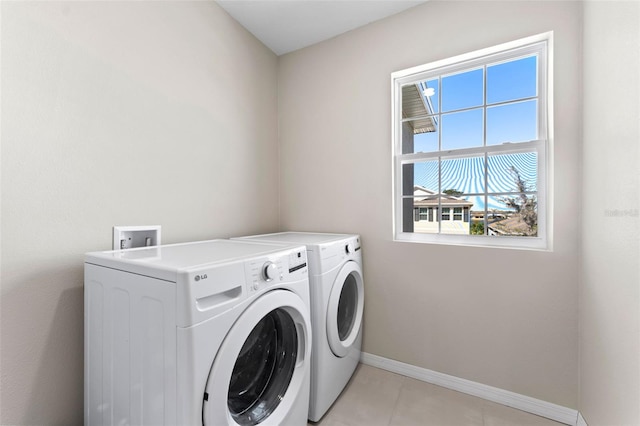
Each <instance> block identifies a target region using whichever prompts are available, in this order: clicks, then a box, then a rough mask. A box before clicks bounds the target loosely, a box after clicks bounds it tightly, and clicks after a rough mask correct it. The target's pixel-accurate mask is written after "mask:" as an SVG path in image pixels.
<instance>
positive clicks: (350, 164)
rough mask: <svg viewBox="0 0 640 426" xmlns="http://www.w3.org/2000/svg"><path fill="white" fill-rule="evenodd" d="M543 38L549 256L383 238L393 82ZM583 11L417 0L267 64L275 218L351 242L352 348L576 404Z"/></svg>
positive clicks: (573, 6) (387, 221) (571, 5)
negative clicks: (271, 82)
mask: <svg viewBox="0 0 640 426" xmlns="http://www.w3.org/2000/svg"><path fill="white" fill-rule="evenodd" d="M546 31H554V50H555V55H554V60H555V68H554V73H553V79H554V85H555V95H554V102H555V105H554V108H555V116H554V117H555V141H554V144H555V148H554V158H555V165H554V169H553V175H554V182H553V191H552V193H553V199H552V200H551V201H552V204H553V205H554V211H553V223H554V236H553V240H554V248H553V251H548V252H543V251H528V250H508V249H497V248H479V247H459V246H446V245H431V244H415V243H402V242H394V241H393V235H392V198H391V197H392V194H391V192H392V182H391V73H392V72H394V71H398V70H401V69H405V68H409V67H412V66H416V65H420V64H424V63H428V62H430V61H435V60H439V59H444V58H448V57H451V56H455V55H458V54H462V53H466V52H470V51H474V50H477V49H481V48H485V47H490V46H493V45H497V44H500V43H504V42H508V41H511V40H516V39H519V38H523V37H527V36H530V35H534V34H539V33H543V32H546ZM581 42H582V3H581V2H574V1H568V2H558V1H553V2H538V1H533V2H527V1H518V2H505V1H497V2H490V1H489V2H486V1H482V2H478V1H455V2H445V1H430V2H427V3H425V4H424V5H421V6H417V7H415V8H412V9H409V10H407V11H405V12H403V13H401V14H398V15H395V16H393V17H391V18H388V19H385V20H383V21H379V22H375V23H372V24H370V25H368V26H366V27H363V28H360V29H357V30H354V31H351V32H349V33H346V34H344V35H342V36H339V37H336V38H334V39H331V40H328V41H326V42H323V43H320V44H317V45H315V46H312V47H309V48H306V49H302V50H300V51H297V52H293V53H290V54H287V55H285V56H282V57H280V62H279V70H278V93H279V100H278V102H279V131H280V144H281V169H282V171H281V173H282V176H281V179H280V186H281V200H282V202H281V225H282V228H283V229H285V230H310V231H332V232H350V233H359V234H361V235H362V242H363V257H364V275H365V276H364V278H365V294H366V299H365V300H366V301H365V322H364V351H365V352H368V353H371V354H375V355H379V356H382V357H386V358H389V359H393V360H398V361H402V362H405V363H409V364H412V365H415V366H418V367H423V368H427V369H431V370H435V371H438V372H442V373H446V374H450V375H453V376H457V377H462V378H465V379H469V380H473V381H476V382H480V383H484V384H487V385H491V386H495V387H498V388H502V389H507V390H510V391H513V392H517V393H520V394H524V395H528V396H531V397H534V398H539V399H542V400H545V401H549V402H553V403H556V404H560V405H562V406H566V407H571V408H577V405H578V312H577V300H578V271H579V263H578V253H579V240H580V237H579V230H580V228H579V221H580V219H579V218H580V211H579V210H580V191H581V189H582V188H581V182H580V179H579V177H580V161H581V158H580V152H581V151H580V136H581V105H582V104H581V89H582V86H581V74H582V72H581V60H582V57H581Z"/></svg>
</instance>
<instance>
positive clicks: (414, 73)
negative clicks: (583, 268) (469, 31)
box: [391, 32, 553, 251]
mask: <svg viewBox="0 0 640 426" xmlns="http://www.w3.org/2000/svg"><path fill="white" fill-rule="evenodd" d="M532 53H536V54H537V55H538V70H539V71H542V72H538V118H539V119H538V137H539V139H538V140H534V141H529V142H518V143H513V144H502V145H489V146H482V147H477V148H464V149H455V150H450V151H444V150H441V151H434V152H427V153H424V152H417V153H409V154H403V153H402V122H403V120H402V86H404V85H407V84H412V83H417V82H419V81H425V80H428V79H430V78H435V77H436V76H440V75H443V74H453V73H455V72H462V71H466V70H471V69H473V68H474V67H479V66H485V65H486V64H493V63H495V62H500V61H508V60H511V59H516V58H519V57H523V56H527V55H530V54H532ZM552 58H553V32H547V33H543V34H538V35H535V36H531V37H527V38H523V39H520V40H516V41H512V42H508V43H504V44H500V45H497V46H493V47H490V48H486V49H481V50H478V51H475V52H470V53H467V54H463V55H459V56H455V57H452V58H448V59H444V60H440V61H436V62H431V63H429V64H425V65H421V66H417V67H412V68H409V69H405V70H402V71H397V72H394V73H392V74H391V91H392V105H391V108H392V141H393V144H392V170H393V176H392V178H393V237H394V240H395V241H404V242H418V243H435V244H447V245H463V246H481V247H502V248H513V249H531V250H549V251H550V250H552V232H551V231H552V226H551V225H552V224H551V218H552V211H551V207H552V203H551V200H552V191H551V188H552V187H553V186H552V182H551V179H552V175H551V171H552V170H553V162H552V161H553V155H552V154H553V72H552V70H553V66H552V65H553V63H552ZM485 90H486V89H485ZM485 102H486V99H485ZM440 107H441V105H440ZM485 108H486V104H485ZM485 119H486V118H485ZM532 151H533V152H537V155H538V170H537V173H538V182H537V185H536V187H537V199H538V233H537V236H536V237H517V236H507V237H505V236H499V237H498V236H490V235H484V236H482V235H450V234H429V233H415V232H403V225H402V220H403V211H402V209H403V205H402V204H403V203H402V201H403V198H404V197H403V191H402V183H403V181H402V165H403V164H410V163H417V162H420V161H425V160H429V159H431V160H434V159H435V160H437V159H439V158H442V159H444V158H455V157H469V156H472V155H474V154H475V155H485V156H486V155H489V154H500V153H504V154H511V153H518V152H532ZM487 190H488V188H485V191H487ZM438 214H440V212H438Z"/></svg>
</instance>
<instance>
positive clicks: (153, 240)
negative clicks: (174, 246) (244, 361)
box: [113, 225, 162, 250]
mask: <svg viewBox="0 0 640 426" xmlns="http://www.w3.org/2000/svg"><path fill="white" fill-rule="evenodd" d="M161 228H162V227H161V226H160V225H149V226H114V227H113V249H114V250H123V249H128V248H134V247H149V246H159V245H160V244H161V235H160V234H161V232H160V231H161Z"/></svg>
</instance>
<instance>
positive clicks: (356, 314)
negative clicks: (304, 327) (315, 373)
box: [327, 261, 364, 358]
mask: <svg viewBox="0 0 640 426" xmlns="http://www.w3.org/2000/svg"><path fill="white" fill-rule="evenodd" d="M363 309H364V286H363V284H362V268H360V265H359V264H358V263H357V262H354V261H349V262H347V263H345V264H344V266H343V267H342V269H341V270H340V272H339V273H338V277H337V278H336V280H335V282H334V283H333V286H332V287H331V294H330V295H329V305H328V307H327V339H328V340H329V346H330V347H331V350H332V351H333V353H334V354H335V355H336V356H338V357H341V358H342V357H344V356H345V355H347V353H348V352H349V349H350V348H351V346H352V345H353V343H354V342H355V340H356V338H357V337H358V333H359V331H360V326H361V324H362V312H363Z"/></svg>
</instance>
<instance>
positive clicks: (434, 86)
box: [402, 79, 438, 118]
mask: <svg viewBox="0 0 640 426" xmlns="http://www.w3.org/2000/svg"><path fill="white" fill-rule="evenodd" d="M437 112H438V79H435V80H428V81H419V82H416V83H410V84H406V85H404V86H402V118H415V117H424V116H425V115H431V114H435V113H437Z"/></svg>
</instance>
